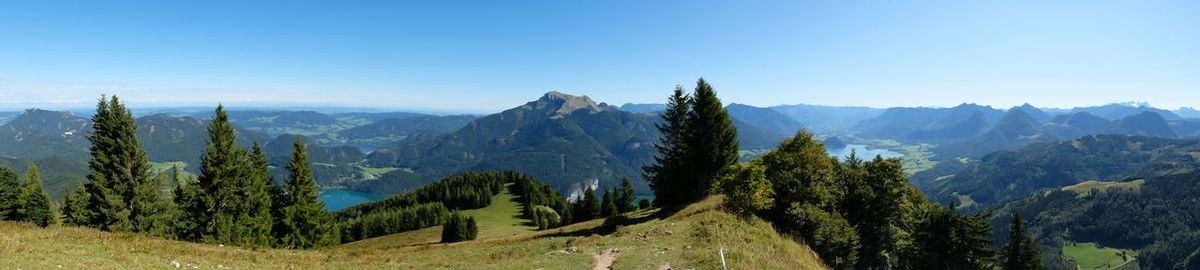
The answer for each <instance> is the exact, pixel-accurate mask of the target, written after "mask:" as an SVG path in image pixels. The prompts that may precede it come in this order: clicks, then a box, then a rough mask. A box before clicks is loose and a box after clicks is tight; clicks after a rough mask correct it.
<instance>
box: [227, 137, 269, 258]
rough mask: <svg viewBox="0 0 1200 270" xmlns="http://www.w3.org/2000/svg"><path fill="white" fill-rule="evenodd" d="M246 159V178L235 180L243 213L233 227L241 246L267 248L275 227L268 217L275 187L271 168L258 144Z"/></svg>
mask: <svg viewBox="0 0 1200 270" xmlns="http://www.w3.org/2000/svg"><path fill="white" fill-rule="evenodd" d="M247 158H248V161H246V162H243V164H242V165H243V166H247V167H246V168H243V169H244V170H246V171H247V174H248V177H244V178H241V179H238V182H239V183H238V185H239V186H241V187H242V190H241V192H243V193H242V194H243V197H242V198H241V201H240V203H241V206H240V207H239V208H240V209H242V213H240V216H239V217H238V219H237V222H236V224H235V226H237V227H238V228H240V233H239V234H241V235H242V237H241V238H242V241H243V242H244V244H243V245H248V246H270V245H272V244H273V242H275V241H274V239H273V238H274V237H273V235H272V234H271V229H272V227H274V219H273V218H272V216H271V206H272V203H271V187H272V186H273V185H274V183H272V180H271V172H270V164H269V163H268V161H267V156H266V154H265V153H263V150H262V147H261V146H259V144H258V143H257V142H256V143H254V146H253V147H252V150H251V152H250V154H249V156H248V157H247Z"/></svg>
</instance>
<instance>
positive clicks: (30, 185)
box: [17, 165, 54, 227]
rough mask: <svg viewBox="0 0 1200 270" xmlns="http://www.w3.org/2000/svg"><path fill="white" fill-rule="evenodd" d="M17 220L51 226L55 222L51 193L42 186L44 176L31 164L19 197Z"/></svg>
mask: <svg viewBox="0 0 1200 270" xmlns="http://www.w3.org/2000/svg"><path fill="white" fill-rule="evenodd" d="M17 203H19V204H20V208H18V209H17V217H18V218H17V220H20V221H25V222H30V223H33V224H36V225H38V226H42V227H46V226H50V224H51V223H53V222H54V207H53V206H52V205H50V194H47V193H46V190H45V189H43V188H42V177H41V175H40V174H38V169H37V166H34V165H29V172H28V176H27V177H26V179H25V184H24V185H23V186H22V187H21V194H20V195H19V196H18V198H17Z"/></svg>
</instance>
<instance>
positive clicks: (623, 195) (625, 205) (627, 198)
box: [617, 177, 636, 213]
mask: <svg viewBox="0 0 1200 270" xmlns="http://www.w3.org/2000/svg"><path fill="white" fill-rule="evenodd" d="M617 190H619V191H620V192H618V193H619V195H620V196H619V198H620V199H619V200H617V208H618V209H620V210H621V212H622V213H624V212H632V211H633V210H635V208H636V206H634V205H633V200H634V198H635V195H634V193H633V183H632V182H630V181H629V177H621V187H619V188H618V189H617Z"/></svg>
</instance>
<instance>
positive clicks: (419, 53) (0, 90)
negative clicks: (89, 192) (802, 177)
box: [0, 0, 1200, 112]
mask: <svg viewBox="0 0 1200 270" xmlns="http://www.w3.org/2000/svg"><path fill="white" fill-rule="evenodd" d="M701 76H703V77H705V78H706V79H708V80H710V81H711V82H712V83H713V84H714V86H716V87H717V90H718V93H719V94H720V95H721V97H722V98H723V100H724V101H725V102H727V103H728V102H738V103H745V104H751V105H758V106H770V105H777V104H794V103H808V104H825V105H865V106H875V107H887V106H953V105H955V104H959V103H962V102H975V103H980V104H986V105H994V106H999V107H1009V106H1013V105H1019V104H1021V103H1024V102H1030V103H1032V104H1034V105H1038V106H1043V107H1073V106H1082V105H1098V104H1104V103H1110V102H1119V101H1146V102H1149V103H1150V104H1152V105H1155V106H1159V107H1169V108H1174V107H1179V106H1196V107H1200V1H1153V0H1152V1H1101V0H1089V1H933V0H918V1H722V2H714V1H694V0H689V1H662V0H654V1H644V0H633V1H573V0H563V1H550V0H545V1H490V0H488V1H454V0H449V1H434V0H428V1H419V0H414V1H319V2H318V1H278V2H273V1H228V2H221V1H130V2H116V1H42V0H39V1H6V2H5V3H3V7H2V8H0V108H10V109H11V108H23V107H33V106H37V107H43V108H54V107H72V106H77V107H86V106H90V105H91V104H93V103H94V100H95V99H96V98H98V96H99V95H100V94H102V93H109V94H118V95H120V96H122V97H123V98H124V99H125V100H127V101H128V102H130V103H131V104H132V105H133V106H142V107H147V106H209V105H213V104H215V103H216V102H225V103H226V104H257V105H280V104H289V105H318V106H360V107H373V108H432V109H443V110H461V111H474V112H485V111H495V110H500V109H504V108H508V107H513V106H516V105H519V104H522V103H523V102H526V101H529V100H532V99H535V98H537V97H538V96H540V95H541V94H542V93H544V92H546V91H549V90H559V91H563V92H567V93H573V94H586V95H589V96H591V97H593V98H594V99H596V100H598V101H604V102H609V103H612V104H621V103H625V102H639V103H640V102H662V101H663V100H665V97H666V96H667V95H668V94H669V92H670V91H671V89H672V88H673V86H674V85H676V84H683V85H685V86H686V85H690V84H693V83H694V81H695V79H696V78H698V77H701Z"/></svg>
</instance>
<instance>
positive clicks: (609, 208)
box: [600, 190, 619, 218]
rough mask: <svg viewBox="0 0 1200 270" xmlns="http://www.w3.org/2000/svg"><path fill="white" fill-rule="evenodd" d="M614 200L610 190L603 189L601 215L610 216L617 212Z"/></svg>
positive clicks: (615, 214)
mask: <svg viewBox="0 0 1200 270" xmlns="http://www.w3.org/2000/svg"><path fill="white" fill-rule="evenodd" d="M614 200H615V199H614V198H613V195H612V192H609V191H607V190H605V191H604V200H602V201H601V203H600V205H601V206H600V213H601V214H602V216H603V217H605V218H610V217H615V216H617V215H618V214H619V210H617V204H616V202H614Z"/></svg>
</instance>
